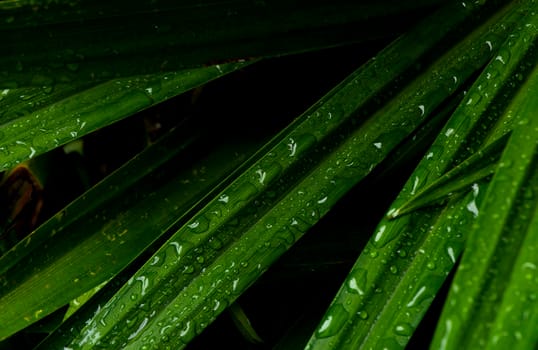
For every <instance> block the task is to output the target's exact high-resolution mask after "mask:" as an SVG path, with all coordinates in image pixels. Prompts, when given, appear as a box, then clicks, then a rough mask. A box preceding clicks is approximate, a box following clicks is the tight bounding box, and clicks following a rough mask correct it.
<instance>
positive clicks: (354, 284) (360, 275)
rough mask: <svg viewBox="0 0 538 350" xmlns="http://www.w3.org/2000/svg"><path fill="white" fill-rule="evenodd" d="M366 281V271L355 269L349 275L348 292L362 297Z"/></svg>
mask: <svg viewBox="0 0 538 350" xmlns="http://www.w3.org/2000/svg"><path fill="white" fill-rule="evenodd" d="M366 281H367V271H366V270H365V269H361V268H356V269H354V270H353V271H351V273H350V274H349V278H348V281H347V284H346V285H347V287H348V291H349V292H351V293H354V294H359V295H364V293H365V286H366Z"/></svg>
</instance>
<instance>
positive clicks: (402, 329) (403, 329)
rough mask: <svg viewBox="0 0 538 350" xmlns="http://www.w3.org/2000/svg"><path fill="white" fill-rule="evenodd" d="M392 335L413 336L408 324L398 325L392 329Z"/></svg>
mask: <svg viewBox="0 0 538 350" xmlns="http://www.w3.org/2000/svg"><path fill="white" fill-rule="evenodd" d="M394 333H396V334H398V335H405V336H410V335H411V334H413V327H411V325H410V324H408V323H400V324H398V325H396V327H394Z"/></svg>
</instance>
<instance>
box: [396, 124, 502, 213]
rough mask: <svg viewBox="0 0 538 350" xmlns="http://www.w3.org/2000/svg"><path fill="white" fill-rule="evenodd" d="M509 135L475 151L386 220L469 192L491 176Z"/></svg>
mask: <svg viewBox="0 0 538 350" xmlns="http://www.w3.org/2000/svg"><path fill="white" fill-rule="evenodd" d="M508 136H509V134H506V135H504V136H502V137H501V138H500V139H498V140H495V141H493V142H492V143H491V144H489V145H486V146H485V147H484V148H483V149H480V150H478V152H477V153H475V154H473V155H472V156H470V157H469V158H467V159H466V160H464V161H463V162H461V163H460V164H458V165H457V166H456V167H455V168H454V169H452V170H450V171H449V172H447V173H446V174H444V175H443V176H441V177H440V178H439V179H438V180H435V181H434V182H433V183H431V184H430V185H428V186H425V187H424V188H423V189H421V190H420V191H419V192H418V193H417V194H416V195H414V196H413V197H411V199H409V201H408V202H406V203H405V204H403V205H402V206H401V207H399V208H398V209H395V210H392V211H391V213H390V215H388V218H389V219H394V218H397V217H399V216H402V215H405V214H408V213H409V212H412V211H415V210H417V209H420V208H423V207H425V206H429V205H432V204H434V203H437V202H439V201H442V200H446V199H448V198H449V197H451V196H454V195H457V194H459V192H460V191H463V190H464V189H466V190H469V189H470V188H471V185H472V184H474V183H476V182H479V181H481V180H483V179H484V178H486V177H488V176H490V175H493V173H494V172H495V169H496V168H497V162H498V161H499V159H500V157H501V153H502V151H503V150H504V146H505V145H506V141H507V140H508Z"/></svg>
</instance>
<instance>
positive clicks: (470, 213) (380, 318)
mask: <svg viewBox="0 0 538 350" xmlns="http://www.w3.org/2000/svg"><path fill="white" fill-rule="evenodd" d="M519 6H520V4H517V5H516V4H515V3H514V4H513V7H512V8H509V7H508V8H505V9H503V10H501V11H500V12H499V13H498V14H496V15H494V16H493V17H492V19H491V22H490V23H489V24H487V25H485V26H484V27H483V28H479V29H477V31H476V33H473V34H471V35H470V37H469V38H468V39H467V40H469V41H470V42H471V43H472V42H473V41H474V40H476V42H475V45H482V44H483V43H484V42H485V41H486V39H485V38H480V36H479V33H480V34H481V35H488V33H490V31H492V30H499V29H500V30H501V31H504V30H506V32H504V34H503V36H504V37H507V38H508V37H509V34H510V28H508V27H506V25H507V24H508V23H511V26H514V22H517V19H518V18H522V17H523V16H525V15H526V13H527V11H529V8H532V6H534V5H533V4H531V2H529V3H527V5H526V6H528V7H526V6H521V7H519ZM503 23H504V24H503ZM496 26H499V27H497V29H494V28H495V27H496ZM489 35H491V34H489ZM501 41H502V39H501ZM508 43H509V41H507V44H505V45H504V47H503V48H508V47H510V46H509V44H508ZM490 44H491V43H490ZM470 45H472V44H470ZM488 46H489V45H488ZM492 46H493V44H492ZM496 46H497V45H495V47H496ZM503 48H500V49H499V50H500V51H499V53H500V52H503V54H505V53H506V52H505V51H503ZM462 51H463V52H469V51H472V50H471V49H469V50H462ZM526 52H527V51H521V52H520V51H515V50H514V52H513V56H512V57H513V61H510V62H505V64H506V65H507V66H508V67H507V69H506V71H502V77H499V73H497V74H496V79H495V81H494V82H491V84H489V83H488V81H489V80H490V78H491V74H493V73H492V72H498V71H499V70H498V69H499V67H498V64H499V63H500V64H502V63H501V62H500V61H499V60H495V59H494V60H493V61H492V62H491V63H490V64H489V65H488V66H487V68H486V69H485V71H484V72H483V73H482V74H481V76H480V77H479V78H478V79H477V80H476V82H475V83H474V84H473V86H472V88H471V89H470V90H469V92H468V93H467V94H466V97H465V99H464V101H463V102H462V104H461V105H460V106H459V107H458V109H457V110H456V111H455V112H454V114H453V115H452V117H451V118H450V120H449V121H448V122H447V124H446V125H445V127H444V128H443V130H442V131H441V132H440V133H439V136H438V138H437V139H436V141H435V142H434V143H433V145H432V146H431V147H430V149H429V150H428V151H426V152H425V156H424V158H423V160H422V161H421V163H420V164H419V166H418V167H417V168H416V170H415V171H414V173H413V174H412V175H411V177H410V179H409V180H408V182H407V184H406V185H405V186H404V188H403V189H402V191H401V193H400V195H399V196H398V198H397V199H396V200H395V202H394V203H393V205H392V206H391V207H392V209H390V210H389V211H388V213H387V215H388V216H391V215H393V214H394V212H395V211H396V209H397V208H400V207H401V206H402V205H403V204H404V203H406V202H408V201H409V200H410V199H411V198H413V196H414V194H415V193H416V192H417V191H421V190H422V189H423V188H427V187H428V186H429V185H431V184H433V183H434V182H435V181H437V179H438V178H439V177H441V176H442V175H443V174H444V173H446V171H447V170H449V169H451V168H452V167H454V166H456V165H457V164H460V163H461V162H462V161H464V160H465V159H467V158H468V157H469V153H470V152H474V150H479V149H481V148H482V147H484V146H485V145H486V144H487V142H488V140H491V139H493V140H495V138H494V137H497V138H498V137H500V136H501V135H503V134H504V133H507V132H508V131H509V127H511V125H512V122H511V120H512V117H511V115H510V113H505V114H502V111H504V110H505V109H509V106H507V102H506V99H505V98H506V96H509V95H510V94H511V93H512V92H513V91H516V92H517V91H518V90H519V88H520V86H521V82H520V83H519V84H514V82H513V80H512V79H511V78H510V75H511V72H512V71H513V70H514V69H516V68H518V67H519V66H520V63H521V61H523V62H525V61H526V59H527V58H528V57H526V56H525V54H526ZM510 53H512V52H511V51H510ZM492 57H493V58H494V57H495V53H494V52H492ZM506 57H508V56H506ZM523 59H524V60H523ZM454 60H456V58H454ZM503 66H504V65H503ZM486 88H487V90H486ZM509 93H510V94H509ZM477 96H480V98H477ZM491 108H495V109H496V110H497V113H491V112H490V111H491V110H490V109H491ZM485 121H487V123H485ZM484 125H493V127H490V128H488V127H486V128H483V126H484ZM485 185H487V183H476V184H475V187H476V190H475V192H474V193H468V194H467V195H466V196H464V197H461V196H460V197H454V198H452V199H451V200H450V201H449V202H448V203H447V204H446V205H444V206H439V207H427V208H424V209H420V210H416V211H412V212H410V213H409V214H408V215H406V216H401V217H398V218H396V219H395V220H389V219H388V218H384V219H383V220H382V221H381V222H380V223H379V225H378V227H377V228H376V230H375V232H374V234H373V236H372V238H371V239H370V241H369V243H368V244H367V246H366V247H365V248H364V250H363V252H362V253H361V256H360V257H359V259H358V260H357V262H356V263H355V265H354V266H353V268H352V271H351V272H350V274H349V275H348V277H347V279H346V281H345V282H344V285H343V286H342V287H341V289H340V291H339V292H338V294H337V295H336V297H335V299H334V301H333V303H332V304H331V306H330V307H329V309H328V311H327V313H326V315H325V317H324V318H323V319H322V320H321V322H320V324H319V325H318V327H317V329H316V332H315V333H314V334H313V335H312V338H311V339H310V342H309V343H308V346H307V348H310V349H327V348H335V349H336V348H342V347H349V348H377V347H379V348H383V347H388V348H403V347H405V345H406V343H407V342H408V340H409V339H410V337H411V335H412V334H413V332H414V329H415V328H416V327H417V325H418V323H419V322H420V320H421V318H422V316H423V315H424V313H425V312H426V310H427V308H428V306H429V305H430V303H431V301H432V300H433V298H434V296H435V294H436V293H437V291H438V290H439V288H440V287H441V285H442V283H443V282H444V280H445V278H446V275H447V274H448V273H449V272H450V270H451V269H452V267H453V265H454V263H455V262H456V259H457V258H458V256H459V253H460V252H461V250H462V248H463V243H464V241H465V238H466V236H467V232H468V231H469V229H470V227H471V225H472V222H473V219H474V215H475V210H474V208H475V207H476V206H477V205H479V204H480V202H481V200H482V198H483V196H484V189H485ZM471 204H472V206H471ZM469 207H471V208H472V209H473V210H470V209H469ZM342 315H344V316H342Z"/></svg>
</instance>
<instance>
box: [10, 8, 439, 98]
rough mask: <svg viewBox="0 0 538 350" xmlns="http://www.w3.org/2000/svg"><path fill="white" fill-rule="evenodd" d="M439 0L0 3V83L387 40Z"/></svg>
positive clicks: (95, 78)
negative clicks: (2, 49) (0, 44)
mask: <svg viewBox="0 0 538 350" xmlns="http://www.w3.org/2000/svg"><path fill="white" fill-rule="evenodd" d="M440 2H441V1H440V0H436V1H432V0H429V1H426V0H423V1H416V2H412V3H407V2H406V3H401V2H394V1H389V0H385V1H382V2H379V1H371V0H369V1H367V2H364V1H363V2H356V1H350V0H336V1H331V2H326V1H319V0H316V1H293V2H289V1H282V0H280V1H271V2H263V1H259V2H256V1H254V2H253V1H249V0H236V1H207V0H205V1H197V2H196V3H178V2H177V1H173V0H161V1H158V2H140V3H136V4H133V2H127V1H118V0H116V1H111V2H108V3H106V4H96V3H92V2H91V1H87V0H86V1H80V0H79V1H54V2H48V1H7V2H6V1H2V2H0V15H2V18H3V19H4V20H3V21H2V22H0V33H1V35H2V38H3V40H4V42H3V45H4V47H5V48H7V50H6V51H5V53H4V54H3V55H2V56H1V57H0V67H1V68H0V76H2V80H1V81H0V88H16V87H25V86H29V85H32V86H36V85H37V86H43V85H47V86H50V85H55V84H57V83H62V82H63V83H76V82H77V81H84V82H99V81H103V80H110V79H114V78H119V77H127V76H133V75H142V74H156V73H162V72H166V71H176V70H180V69H185V68H193V67H200V66H201V65H203V64H207V63H211V62H213V63H215V62H224V61H225V60H229V59H233V60H237V59H244V58H246V57H260V56H274V55H282V54H287V53H298V52H304V51H308V50H313V49H319V48H323V47H332V46H335V45H342V44H346V43H350V42H358V41H359V42H360V41H367V40H372V39H375V38H379V37H387V36H389V37H391V36H393V35H396V34H398V33H400V32H401V31H402V28H405V26H406V22H407V21H408V19H411V18H420V16H421V15H423V14H424V13H425V12H427V11H428V10H429V9H431V8H432V7H435V6H436V5H437V4H438V3H440ZM365 29H367V30H365ZM148 53H150V54H148Z"/></svg>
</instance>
